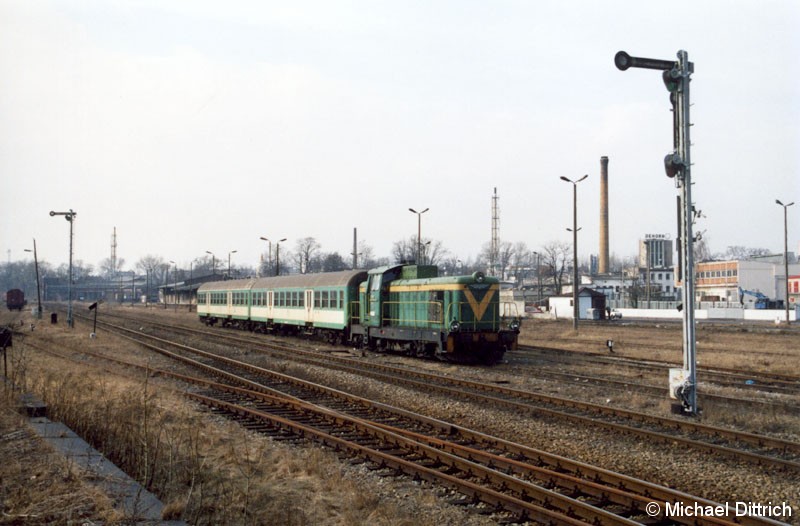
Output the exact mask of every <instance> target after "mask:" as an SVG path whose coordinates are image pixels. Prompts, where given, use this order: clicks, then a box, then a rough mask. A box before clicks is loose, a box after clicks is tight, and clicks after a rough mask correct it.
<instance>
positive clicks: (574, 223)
mask: <svg viewBox="0 0 800 526" xmlns="http://www.w3.org/2000/svg"><path fill="white" fill-rule="evenodd" d="M587 177H589V174H586V175H584V176H583V177H581V178H580V179H578V180H577V181H573V180H572V179H569V178H567V177H564V176H563V175H562V176H561V180H562V181H566V182H568V183H572V328H573V329H574V330H575V331H576V332H577V331H578V316H580V308H579V307H578V183H580V182H581V181H583V180H584V179H586V178H587ZM567 230H570V229H569V228H568V229H567Z"/></svg>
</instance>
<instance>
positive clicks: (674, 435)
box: [121, 320, 800, 472]
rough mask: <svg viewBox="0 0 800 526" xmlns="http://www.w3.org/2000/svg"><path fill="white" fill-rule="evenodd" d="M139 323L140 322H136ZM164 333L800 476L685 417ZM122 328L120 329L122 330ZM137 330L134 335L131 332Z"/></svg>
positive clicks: (792, 456) (750, 436)
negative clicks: (219, 343) (244, 348)
mask: <svg viewBox="0 0 800 526" xmlns="http://www.w3.org/2000/svg"><path fill="white" fill-rule="evenodd" d="M136 321H137V323H142V321H141V320H136ZM154 326H159V327H161V329H163V330H170V331H178V332H183V333H187V334H193V335H195V336H201V337H203V338H205V339H209V338H215V339H224V341H225V342H227V343H233V342H235V343H237V344H239V345H241V346H246V348H247V349H248V350H251V351H255V352H268V353H270V354H272V355H274V356H278V357H281V358H284V359H288V360H293V361H300V362H302V363H306V364H310V365H315V366H319V367H325V368H334V369H337V370H340V371H343V372H348V373H351V374H355V375H361V376H368V377H370V378H373V379H376V380H380V381H382V382H386V383H390V384H393V385H402V386H405V387H408V388H411V389H415V390H419V391H422V392H427V393H431V392H436V393H439V394H442V395H445V396H448V397H452V398H456V399H461V400H467V401H471V402H474V403H477V404H480V405H483V406H487V407H494V408H504V409H506V410H510V411H513V412H515V413H519V412H523V413H526V414H531V415H536V416H542V417H547V418H553V419H556V420H562V421H563V420H565V421H568V422H571V423H574V424H577V425H581V426H592V427H595V428H600V429H603V430H606V431H608V432H611V433H621V434H627V435H630V436H636V437H640V438H643V439H646V440H648V441H652V442H656V443H662V444H666V445H675V444H680V445H681V446H682V447H684V448H688V449H692V450H696V451H700V452H702V453H712V454H715V455H718V456H720V457H724V458H728V459H735V460H737V461H745V462H749V463H753V464H756V465H760V466H767V467H770V468H775V469H780V470H787V471H792V472H800V462H798V459H800V443H798V442H793V441H787V440H781V439H777V438H772V437H768V436H765V435H760V434H754V433H746V432H740V431H736V430H732V429H728V428H723V427H716V426H709V425H704V424H700V423H696V422H693V421H689V420H684V419H675V418H665V417H659V416H654V415H650V414H646V413H641V412H636V411H629V410H624V409H620V408H614V407H609V406H605V405H600V404H593V403H588V402H581V401H577V400H572V399H568V398H562V397H556V396H550V395H544V394H539V393H533V392H529V391H523V390H519V389H512V388H509V387H503V386H500V385H496V384H491V383H482V382H475V381H472V380H467V379H460V378H454V377H449V376H442V375H437V374H432V373H428V372H423V371H418V370H412V369H408V368H403V367H397V366H391V365H382V364H375V363H366V362H364V361H363V360H358V359H353V358H343V357H338V356H330V355H325V356H321V355H320V354H319V353H315V352H311V351H302V350H299V349H297V348H295V347H287V346H286V345H283V344H275V343H264V342H256V341H254V340H253V339H252V338H246V337H243V336H240V335H239V333H233V332H232V331H231V332H225V333H222V332H221V331H219V330H215V331H203V330H198V329H191V328H188V327H180V326H178V327H175V326H169V325H165V324H155V325H154ZM121 329H122V328H121ZM138 332H139V331H133V333H134V334H136V333H138Z"/></svg>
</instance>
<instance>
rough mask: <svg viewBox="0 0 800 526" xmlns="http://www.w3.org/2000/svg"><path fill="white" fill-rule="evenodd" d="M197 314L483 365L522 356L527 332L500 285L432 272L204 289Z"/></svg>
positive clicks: (403, 270)
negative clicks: (520, 343)
mask: <svg viewBox="0 0 800 526" xmlns="http://www.w3.org/2000/svg"><path fill="white" fill-rule="evenodd" d="M197 314H198V317H199V318H200V320H201V321H202V322H204V323H206V324H207V325H222V326H226V327H237V328H241V329H246V330H251V331H256V332H265V333H267V332H269V333H280V334H304V335H309V336H315V337H320V338H323V339H325V340H328V341H330V342H332V343H350V344H353V345H355V346H357V347H365V348H368V349H371V350H375V351H395V352H403V353H406V354H409V355H412V356H420V357H433V358H437V359H440V360H446V361H453V362H462V363H484V364H493V363H496V362H498V361H499V360H501V359H502V357H503V354H504V353H505V351H506V350H509V349H515V348H516V345H517V337H518V335H519V328H520V320H519V317H518V316H513V315H511V312H510V309H509V308H508V306H507V305H503V304H502V303H501V301H500V283H499V281H498V280H497V278H493V277H488V276H485V275H484V274H483V273H481V272H476V273H474V274H472V275H467V276H439V275H438V269H437V267H436V266H433V265H406V264H403V265H393V266H386V267H379V268H376V269H373V270H369V271H363V270H351V271H343V272H328V273H321V274H297V275H289V276H276V277H268V278H259V279H242V280H230V281H218V282H213V283H205V284H203V285H202V286H200V288H199V289H198V294H197Z"/></svg>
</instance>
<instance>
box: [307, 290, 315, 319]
mask: <svg viewBox="0 0 800 526" xmlns="http://www.w3.org/2000/svg"><path fill="white" fill-rule="evenodd" d="M306 321H310V322H313V321H314V291H313V290H307V291H306Z"/></svg>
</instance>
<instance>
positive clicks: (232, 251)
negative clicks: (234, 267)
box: [228, 250, 238, 279]
mask: <svg viewBox="0 0 800 526" xmlns="http://www.w3.org/2000/svg"><path fill="white" fill-rule="evenodd" d="M236 252H238V250H231V251H230V252H228V279H231V254H236Z"/></svg>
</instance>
